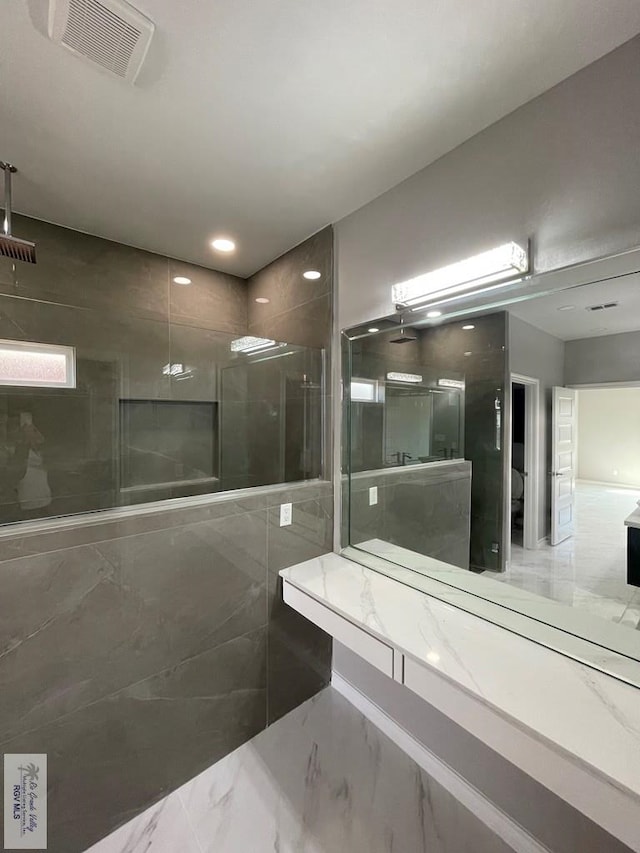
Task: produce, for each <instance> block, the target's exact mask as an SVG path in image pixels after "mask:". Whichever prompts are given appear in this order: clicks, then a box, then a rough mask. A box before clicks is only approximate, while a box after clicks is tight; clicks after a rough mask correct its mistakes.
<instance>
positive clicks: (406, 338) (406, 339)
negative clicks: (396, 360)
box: [389, 329, 418, 344]
mask: <svg viewBox="0 0 640 853" xmlns="http://www.w3.org/2000/svg"><path fill="white" fill-rule="evenodd" d="M417 340H418V339H417V338H415V337H413V335H405V333H404V329H403V330H402V331H401V332H400V337H399V338H392V339H391V340H390V341H389V343H390V344H410V343H411V342H412V341H417Z"/></svg>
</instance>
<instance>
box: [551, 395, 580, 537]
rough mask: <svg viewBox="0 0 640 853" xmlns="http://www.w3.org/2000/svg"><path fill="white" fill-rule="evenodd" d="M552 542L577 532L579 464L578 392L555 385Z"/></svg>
mask: <svg viewBox="0 0 640 853" xmlns="http://www.w3.org/2000/svg"><path fill="white" fill-rule="evenodd" d="M551 428H552V431H553V432H552V435H553V437H552V446H551V454H552V456H551V458H552V465H553V470H552V471H551V544H552V545H557V544H558V543H559V542H562V541H563V540H564V539H568V538H569V537H570V536H573V512H574V503H575V480H576V478H575V466H576V392H575V391H574V390H573V389H572V388H558V387H556V388H554V389H553V406H552V410H551Z"/></svg>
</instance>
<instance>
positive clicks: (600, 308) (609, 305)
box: [587, 302, 618, 311]
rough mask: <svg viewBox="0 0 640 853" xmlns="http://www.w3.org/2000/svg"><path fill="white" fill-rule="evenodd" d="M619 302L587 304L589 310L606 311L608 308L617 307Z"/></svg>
mask: <svg viewBox="0 0 640 853" xmlns="http://www.w3.org/2000/svg"><path fill="white" fill-rule="evenodd" d="M617 305H618V303H617V302H603V303H602V304H601V305H587V311H605V310H606V309H607V308H615V307H616V306H617Z"/></svg>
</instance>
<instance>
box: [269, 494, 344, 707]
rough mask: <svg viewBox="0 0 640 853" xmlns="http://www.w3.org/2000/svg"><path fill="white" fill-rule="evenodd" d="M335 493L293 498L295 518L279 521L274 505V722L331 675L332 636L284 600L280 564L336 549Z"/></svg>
mask: <svg viewBox="0 0 640 853" xmlns="http://www.w3.org/2000/svg"><path fill="white" fill-rule="evenodd" d="M332 545H333V496H332V495H327V496H324V497H318V498H317V499H315V500H307V501H301V502H299V503H294V504H293V523H292V524H291V525H290V526H288V527H280V510H279V507H278V506H274V507H272V508H271V509H270V510H269V655H268V695H269V723H273V722H275V721H276V720H278V719H279V718H280V717H282V716H284V714H286V713H288V712H289V711H290V710H292V709H293V708H295V707H297V706H298V705H299V704H300V703H301V702H304V701H305V700H306V699H308V698H309V697H311V696H313V695H314V694H315V693H317V692H318V691H319V690H321V689H322V688H323V687H324V686H325V685H326V684H328V683H329V680H330V678H331V648H332V645H331V637H329V636H328V635H327V634H325V633H324V631H321V630H320V629H319V628H318V627H317V626H316V625H313V624H312V623H311V622H309V621H308V620H307V619H304V618H303V617H301V616H300V615H299V614H298V613H296V612H295V611H293V610H292V609H291V608H290V607H288V606H287V605H286V604H285V603H284V602H283V600H282V581H281V579H280V577H279V575H278V572H279V571H280V569H283V568H287V567H288V566H291V565H294V564H295V563H299V562H303V561H304V560H310V559H312V558H313V557H318V556H320V555H321V554H326V553H327V552H329V551H331V550H332Z"/></svg>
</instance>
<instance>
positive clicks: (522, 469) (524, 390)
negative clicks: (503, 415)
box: [509, 374, 544, 548]
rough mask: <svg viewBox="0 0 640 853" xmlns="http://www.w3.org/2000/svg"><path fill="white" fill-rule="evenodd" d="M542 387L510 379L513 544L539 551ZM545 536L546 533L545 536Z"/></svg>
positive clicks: (527, 378) (530, 381)
mask: <svg viewBox="0 0 640 853" xmlns="http://www.w3.org/2000/svg"><path fill="white" fill-rule="evenodd" d="M539 397H540V384H539V381H538V380H537V379H534V378H533V377H530V376H521V375H518V374H512V376H511V446H510V450H511V476H510V478H509V483H510V501H509V513H510V514H509V519H510V522H509V523H510V537H509V539H510V545H515V546H517V547H519V548H537V547H538V540H539V538H540V531H539V529H538V528H539V524H538V517H539V506H538V495H539V481H540V477H541V476H544V472H543V471H541V469H540V463H539V458H538V456H539V454H538V446H539V431H540V429H541V428H542V427H543V426H544V424H543V422H541V420H540V408H539V407H540V402H539ZM542 535H544V534H542Z"/></svg>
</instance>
